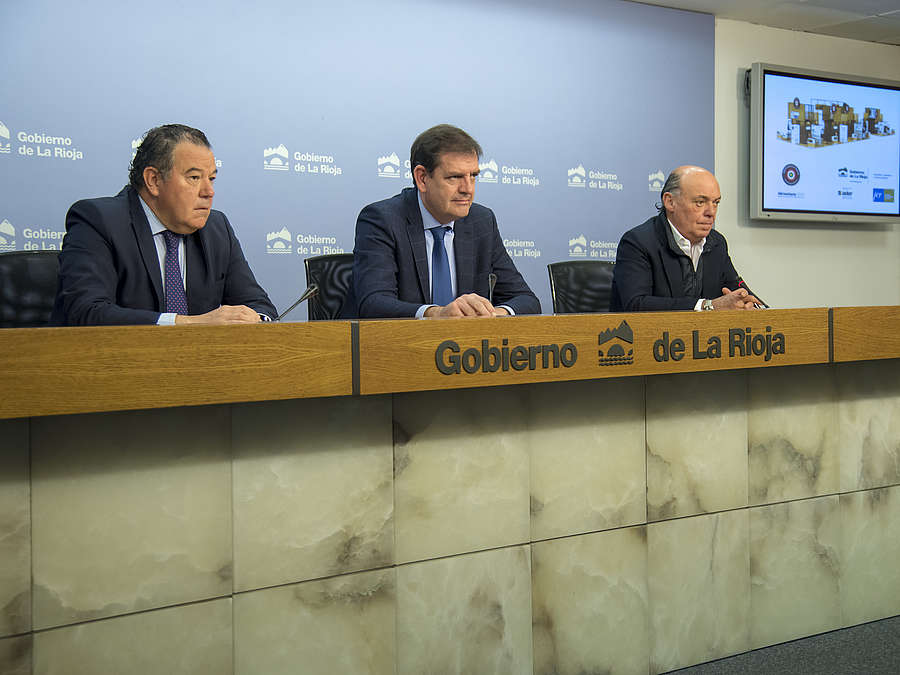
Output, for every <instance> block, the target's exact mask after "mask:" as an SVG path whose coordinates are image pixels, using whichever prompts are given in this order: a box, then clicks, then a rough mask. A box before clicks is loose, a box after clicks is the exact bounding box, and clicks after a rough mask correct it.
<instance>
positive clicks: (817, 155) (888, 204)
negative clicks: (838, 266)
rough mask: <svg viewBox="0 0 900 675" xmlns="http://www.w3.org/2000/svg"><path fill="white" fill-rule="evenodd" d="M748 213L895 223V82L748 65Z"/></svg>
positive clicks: (898, 109)
mask: <svg viewBox="0 0 900 675" xmlns="http://www.w3.org/2000/svg"><path fill="white" fill-rule="evenodd" d="M749 77H750V217H751V218H753V219H758V220H806V221H819V222H856V223H861V222H891V221H897V222H900V133H898V126H900V82H893V81H888V80H880V79H875V78H870V77H861V76H857V75H842V74H839V73H826V72H819V71H815V70H806V69H802V68H792V67H788V66H776V65H772V64H769V63H754V64H753V67H752V68H751V69H750V74H749Z"/></svg>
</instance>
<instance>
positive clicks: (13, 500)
mask: <svg viewBox="0 0 900 675" xmlns="http://www.w3.org/2000/svg"><path fill="white" fill-rule="evenodd" d="M28 456H29V455H28V420H27V419H19V420H0V636H4V635H14V634H15V633H24V632H26V631H29V630H31V494H30V493H31V488H30V485H29V477H28V473H29V469H28Z"/></svg>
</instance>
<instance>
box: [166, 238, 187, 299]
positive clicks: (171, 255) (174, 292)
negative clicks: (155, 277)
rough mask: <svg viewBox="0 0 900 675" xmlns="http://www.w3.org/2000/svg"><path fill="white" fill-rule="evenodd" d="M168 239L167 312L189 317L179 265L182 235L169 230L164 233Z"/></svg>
mask: <svg viewBox="0 0 900 675" xmlns="http://www.w3.org/2000/svg"><path fill="white" fill-rule="evenodd" d="M163 236H164V237H165V238H166V264H165V268H166V311H167V312H174V313H175V314H182V315H185V316H186V315H187V313H188V306H187V296H186V295H185V293H184V282H183V281H182V280H181V266H180V265H179V264H178V242H179V241H181V235H180V234H175V233H174V232H171V231H169V230H165V231H164V232H163Z"/></svg>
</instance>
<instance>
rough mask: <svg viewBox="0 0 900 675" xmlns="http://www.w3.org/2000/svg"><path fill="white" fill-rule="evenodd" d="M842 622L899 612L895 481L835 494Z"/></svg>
mask: <svg viewBox="0 0 900 675" xmlns="http://www.w3.org/2000/svg"><path fill="white" fill-rule="evenodd" d="M840 508H841V563H842V565H841V612H842V614H841V616H842V619H843V625H844V626H852V625H855V624H858V623H864V622H866V621H874V620H876V619H883V618H885V617H889V616H897V615H900V487H890V488H882V489H879V490H868V491H865V492H854V493H852V494H846V495H840Z"/></svg>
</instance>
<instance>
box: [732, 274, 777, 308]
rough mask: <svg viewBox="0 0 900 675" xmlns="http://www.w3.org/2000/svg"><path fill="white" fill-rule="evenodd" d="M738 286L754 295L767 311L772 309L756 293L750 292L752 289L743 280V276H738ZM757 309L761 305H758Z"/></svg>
mask: <svg viewBox="0 0 900 675" xmlns="http://www.w3.org/2000/svg"><path fill="white" fill-rule="evenodd" d="M737 285H738V288H743V289H744V290H745V291H747V292H748V293H749V294H750V295H752V296H753V297H754V298H756V299H757V300H759V303H760V305H762V306H763V307H765V308H766V309H770V307H769V306H768V305H767V304H766V303H765V301H764V300H763V299H762V298H761V297H759V296H758V295H757V294H756V293H754V292H753V291H751V290H750V287H749V286H748V285H747V282H745V281H744V280H743V279H742V278H741V275H740V274H739V275H738V284H737ZM757 307H759V305H757Z"/></svg>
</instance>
